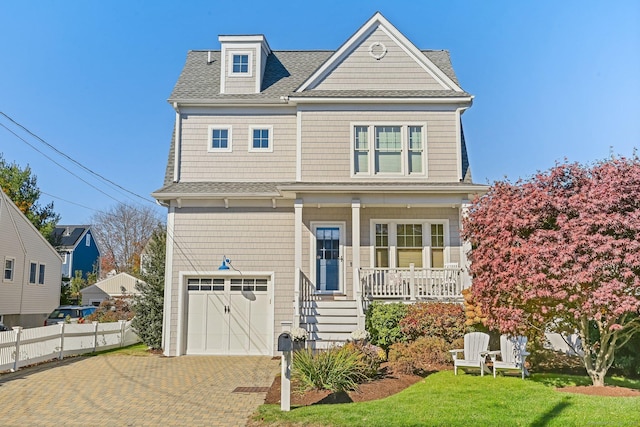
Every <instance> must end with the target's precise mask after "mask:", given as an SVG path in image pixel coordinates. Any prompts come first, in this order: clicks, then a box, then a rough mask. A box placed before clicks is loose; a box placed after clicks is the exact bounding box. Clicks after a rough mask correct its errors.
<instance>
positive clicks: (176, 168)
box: [173, 102, 182, 182]
mask: <svg viewBox="0 0 640 427" xmlns="http://www.w3.org/2000/svg"><path fill="white" fill-rule="evenodd" d="M173 109H174V110H176V126H175V128H176V134H175V139H176V147H175V152H174V153H173V182H180V153H181V152H182V117H181V114H180V107H179V106H178V103H177V102H174V103H173Z"/></svg>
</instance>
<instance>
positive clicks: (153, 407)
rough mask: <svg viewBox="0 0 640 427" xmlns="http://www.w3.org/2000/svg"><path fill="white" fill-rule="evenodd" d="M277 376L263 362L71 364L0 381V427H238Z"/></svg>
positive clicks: (98, 360)
mask: <svg viewBox="0 0 640 427" xmlns="http://www.w3.org/2000/svg"><path fill="white" fill-rule="evenodd" d="M278 372H279V361H278V360H271V358H269V357H244V356H183V357H174V358H164V357H159V356H122V355H117V354H114V355H101V356H96V357H86V358H85V357H82V358H72V359H67V360H65V361H62V362H54V363H49V364H45V365H41V366H38V367H33V368H27V369H24V370H21V371H18V372H15V373H10V374H4V375H0V425H2V426H26V425H29V426H50V425H55V426H60V425H64V426H75V425H78V426H80V425H82V426H86V425H95V426H102V425H109V426H167V425H170V426H244V425H245V424H246V421H247V418H248V417H249V415H250V414H251V413H253V411H255V409H256V408H257V407H258V406H259V405H260V404H262V403H263V402H264V398H265V395H266V392H265V391H264V389H265V388H267V387H269V386H270V385H271V382H272V381H273V378H274V377H275V375H276V374H277V373H278ZM238 387H254V388H255V387H260V388H262V391H259V392H255V391H246V390H245V391H241V392H237V391H236V392H234V390H235V389H236V388H238Z"/></svg>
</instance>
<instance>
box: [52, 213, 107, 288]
mask: <svg viewBox="0 0 640 427" xmlns="http://www.w3.org/2000/svg"><path fill="white" fill-rule="evenodd" d="M53 233H54V238H55V239H56V242H59V245H58V251H59V253H60V256H61V257H62V277H64V278H66V279H72V278H73V277H75V275H76V271H80V272H81V273H82V278H83V279H86V278H87V275H88V274H90V273H94V272H95V273H99V272H100V248H99V247H98V243H97V242H96V240H95V239H94V237H93V233H92V231H91V226H89V225H58V226H57V227H56V228H55V229H54V231H53Z"/></svg>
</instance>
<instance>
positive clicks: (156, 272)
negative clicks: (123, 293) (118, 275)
mask: <svg viewBox="0 0 640 427" xmlns="http://www.w3.org/2000/svg"><path fill="white" fill-rule="evenodd" d="M166 242H167V231H166V229H165V227H164V226H161V227H159V228H157V229H156V230H155V231H154V232H153V234H152V235H151V239H150V240H149V244H148V245H147V247H146V251H145V252H146V253H145V255H144V256H143V257H142V268H141V272H140V277H141V278H142V280H143V281H144V282H138V283H136V289H137V290H138V292H140V294H139V295H136V296H134V308H135V313H136V317H135V318H134V319H133V323H132V326H133V328H134V329H135V330H136V333H137V334H138V336H139V337H140V339H141V340H142V342H144V343H145V344H146V345H147V346H149V347H150V348H153V349H159V348H161V347H162V315H163V309H164V268H165V253H166Z"/></svg>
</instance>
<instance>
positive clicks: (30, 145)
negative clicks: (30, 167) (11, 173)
mask: <svg viewBox="0 0 640 427" xmlns="http://www.w3.org/2000/svg"><path fill="white" fill-rule="evenodd" d="M0 114H4V113H2V112H0ZM0 126H2V127H3V128H5V129H6V130H7V131H8V132H10V133H12V134H13V135H14V136H15V137H16V138H18V139H19V140H21V141H22V142H24V143H25V144H27V145H28V146H29V147H31V148H33V149H34V150H36V151H37V152H38V153H40V154H42V155H43V156H44V157H46V158H47V159H49V160H51V161H52V162H53V163H55V164H56V165H57V166H59V167H60V168H62V169H64V170H65V171H67V172H69V173H70V174H71V175H73V176H75V177H76V178H78V179H79V180H80V181H82V182H84V183H85V184H87V185H88V186H89V187H91V188H93V189H95V190H98V191H99V192H101V193H102V194H104V195H105V196H107V197H108V198H110V199H112V200H115V201H116V202H119V200H118V199H116V198H115V197H113V196H111V195H110V194H107V193H105V192H104V191H102V190H101V189H99V188H98V187H96V186H95V185H93V184H91V183H90V182H88V181H86V180H84V179H82V178H81V177H79V176H78V175H76V174H75V173H73V172H71V171H70V170H69V169H67V168H65V167H64V166H62V165H61V164H60V163H58V162H56V161H55V160H53V159H52V158H51V157H49V156H48V155H46V154H45V153H43V152H42V151H40V150H38V149H37V148H36V147H35V146H34V145H33V144H31V143H30V142H29V141H27V140H26V139H24V138H23V137H21V136H20V135H18V134H17V133H15V132H14V131H12V130H11V129H9V128H8V127H7V126H5V125H4V124H2V123H0Z"/></svg>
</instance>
